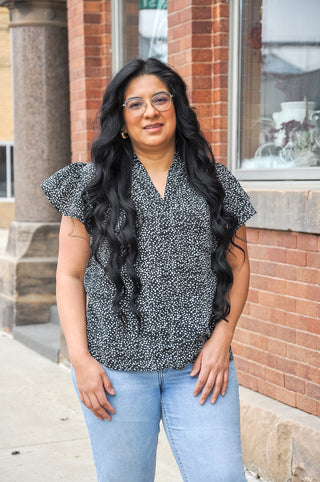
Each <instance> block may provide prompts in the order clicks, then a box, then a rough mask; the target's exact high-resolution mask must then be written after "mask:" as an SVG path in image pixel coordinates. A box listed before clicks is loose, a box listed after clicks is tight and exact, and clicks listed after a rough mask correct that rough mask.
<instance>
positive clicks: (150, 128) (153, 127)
mask: <svg viewBox="0 0 320 482" xmlns="http://www.w3.org/2000/svg"><path fill="white" fill-rule="evenodd" d="M162 126H163V124H149V125H147V126H145V127H144V129H145V130H148V131H154V130H158V129H160V128H161V127H162Z"/></svg>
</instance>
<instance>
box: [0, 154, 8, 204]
mask: <svg viewBox="0 0 320 482" xmlns="http://www.w3.org/2000/svg"><path fill="white" fill-rule="evenodd" d="M0 197H7V168H6V146H0Z"/></svg>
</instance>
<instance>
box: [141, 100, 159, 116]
mask: <svg viewBox="0 0 320 482" xmlns="http://www.w3.org/2000/svg"><path fill="white" fill-rule="evenodd" d="M146 105H147V107H146V110H145V111H144V115H145V116H154V115H156V114H158V111H157V109H155V108H154V107H153V105H152V103H151V101H146Z"/></svg>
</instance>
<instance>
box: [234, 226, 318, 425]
mask: <svg viewBox="0 0 320 482" xmlns="http://www.w3.org/2000/svg"><path fill="white" fill-rule="evenodd" d="M248 240H249V256H250V260H251V288H250V292H249V297H248V302H247V304H246V307H245V311H244V314H243V315H242V317H241V320H240V322H239V324H238V327H237V330H236V335H235V338H234V343H233V350H234V353H235V355H236V356H235V358H236V363H237V367H238V375H239V382H240V383H241V384H242V385H244V386H246V387H248V388H251V389H253V390H256V391H258V392H260V393H263V394H265V395H268V396H269V397H272V398H275V399H276V400H279V401H281V402H283V403H286V404H288V405H291V406H293V407H297V408H300V409H302V410H305V411H307V412H310V413H312V414H314V415H318V416H320V356H319V350H320V335H319V333H320V330H319V318H320V302H319V301H320V269H319V268H320V237H319V236H316V235H312V234H302V233H294V232H284V231H271V230H270V231H269V230H259V229H248Z"/></svg>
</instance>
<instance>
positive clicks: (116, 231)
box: [83, 58, 241, 329]
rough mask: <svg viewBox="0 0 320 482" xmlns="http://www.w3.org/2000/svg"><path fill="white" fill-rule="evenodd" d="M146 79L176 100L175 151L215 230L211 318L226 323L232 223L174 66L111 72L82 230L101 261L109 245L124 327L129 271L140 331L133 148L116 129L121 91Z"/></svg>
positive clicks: (133, 65) (136, 64)
mask: <svg viewBox="0 0 320 482" xmlns="http://www.w3.org/2000/svg"><path fill="white" fill-rule="evenodd" d="M145 74H148V75H155V76H156V77H158V78H159V79H160V80H161V81H162V82H164V84H166V86H167V88H168V90H169V92H170V93H171V94H172V95H173V104H174V108H175V113H176V133H175V142H176V152H178V153H179V155H180V157H181V159H182V160H183V162H184V163H185V167H186V172H187V176H188V179H189V181H190V183H191V184H192V186H193V187H194V189H195V190H196V191H197V192H198V193H200V194H201V195H202V196H203V197H204V198H205V200H206V201H207V203H208V205H209V209H210V214H211V225H212V232H213V236H214V237H215V239H216V241H217V246H216V248H215V250H214V252H213V253H212V257H211V266H212V269H213V270H214V272H215V273H216V277H217V291H216V295H215V299H214V302H213V307H212V316H213V318H214V320H216V321H218V320H220V319H226V317H227V316H228V314H229V312H230V303H229V298H228V294H229V291H230V288H231V286H232V283H233V275H232V270H231V268H230V266H229V264H228V262H227V257H226V255H227V252H228V249H229V247H230V244H233V245H235V243H234V236H235V229H236V219H235V217H234V216H233V215H232V214H231V213H229V212H227V211H226V210H225V209H224V204H223V200H224V191H223V188H222V186H221V184H220V182H219V181H218V179H217V175H216V168H215V160H214V156H213V153H212V150H211V147H210V145H209V143H208V142H207V141H206V139H205V138H204V136H203V134H202V133H201V131H200V126H199V122H198V120H197V116H196V113H195V111H194V110H193V109H192V108H191V107H190V104H189V100H188V97H187V93H186V85H185V83H184V81H183V80H182V78H181V77H180V76H179V74H178V73H177V72H175V71H174V70H173V69H172V68H170V67H168V66H167V65H166V64H164V63H162V62H160V61H159V60H157V59H154V58H149V59H147V60H142V59H134V60H132V61H130V62H129V63H128V64H127V65H126V66H125V67H123V68H122V69H121V70H120V71H119V72H118V73H117V74H116V75H115V77H114V78H113V80H112V81H111V82H110V84H109V85H108V87H107V89H106V91H105V94H104V96H103V102H102V106H101V109H100V118H99V121H100V132H99V134H98V136H97V138H96V139H95V141H94V142H93V145H92V150H91V155H92V161H93V162H94V164H95V166H96V173H95V177H94V179H93V180H92V181H91V182H90V184H89V185H88V186H87V187H86V189H85V191H84V193H83V196H84V198H85V201H86V203H85V204H86V206H87V207H86V214H85V226H86V228H87V230H88V232H93V233H94V236H93V243H92V254H93V256H94V257H95V258H96V260H97V261H98V262H99V263H100V264H102V262H101V260H100V259H99V249H100V248H101V245H102V243H103V242H104V241H105V240H106V241H107V242H108V244H109V247H110V256H109V260H108V262H107V264H106V266H103V268H104V269H105V272H106V274H107V276H108V277H109V279H110V280H111V281H112V282H113V284H114V286H115V296H114V299H113V310H114V312H115V313H116V314H117V315H118V316H119V318H120V319H121V320H122V322H124V324H125V323H126V315H125V313H124V311H123V309H122V302H123V300H124V298H125V296H126V295H127V294H128V286H126V284H125V282H124V279H123V268H125V269H126V273H127V275H128V276H129V279H130V283H131V289H130V296H129V305H130V309H131V311H132V313H133V314H134V315H135V317H136V318H137V320H138V323H139V328H140V329H141V327H142V325H141V313H140V311H139V309H138V306H137V299H138V296H139V294H140V291H141V282H140V279H139V277H138V275H137V271H136V261H137V257H138V243H137V235H138V228H137V212H136V208H135V204H134V202H133V200H132V199H131V161H132V156H133V149H132V145H131V141H130V139H129V138H127V139H123V138H122V137H121V130H122V128H123V126H124V117H123V107H122V104H123V102H124V92H125V90H126V88H127V86H128V84H129V82H130V81H131V80H132V79H134V78H137V77H139V76H142V75H145ZM121 212H122V213H123V212H124V213H125V216H124V219H125V221H124V222H123V223H122V224H120V227H119V216H120V213H121ZM106 213H107V215H106ZM240 249H241V248H240Z"/></svg>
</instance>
